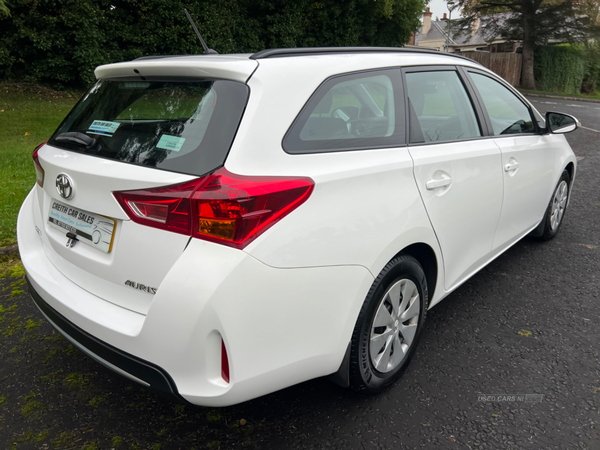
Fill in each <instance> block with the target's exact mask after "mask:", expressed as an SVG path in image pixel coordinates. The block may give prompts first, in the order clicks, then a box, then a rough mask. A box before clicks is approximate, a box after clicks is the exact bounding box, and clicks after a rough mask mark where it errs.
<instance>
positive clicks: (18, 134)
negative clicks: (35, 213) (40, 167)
mask: <svg viewBox="0 0 600 450" xmlns="http://www.w3.org/2000/svg"><path fill="white" fill-rule="evenodd" d="M81 95H82V94H81V93H76V92H56V91H53V90H50V89H46V88H43V87H40V86H35V85H28V84H12V83H11V84H8V83H0V246H3V245H8V244H11V243H14V242H15V241H16V222H17V214H18V212H19V208H20V207H21V203H23V200H24V199H25V197H26V196H27V193H28V192H29V191H30V189H31V187H32V186H33V184H34V183H35V170H34V168H33V160H32V159H31V153H32V152H33V149H34V148H35V147H36V146H37V145H39V144H41V143H42V142H44V141H46V140H48V138H50V136H51V135H52V133H54V130H56V128H57V127H58V125H60V123H61V122H62V120H63V119H64V117H65V116H66V114H67V113H68V112H69V111H70V109H71V108H72V107H73V105H74V104H75V103H76V102H77V100H78V99H79V97H80V96H81Z"/></svg>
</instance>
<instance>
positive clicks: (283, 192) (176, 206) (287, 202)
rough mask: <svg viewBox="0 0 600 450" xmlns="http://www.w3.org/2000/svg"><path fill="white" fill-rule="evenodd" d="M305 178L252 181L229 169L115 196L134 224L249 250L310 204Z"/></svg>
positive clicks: (308, 181) (256, 179) (311, 187)
mask: <svg viewBox="0 0 600 450" xmlns="http://www.w3.org/2000/svg"><path fill="white" fill-rule="evenodd" d="M313 186H314V183H313V181H312V180H311V179H310V178H304V177H294V178H288V177H247V176H241V175H234V174H232V173H230V172H228V171H227V170H226V169H225V168H221V169H219V170H217V171H216V172H214V173H212V174H210V175H207V176H205V177H202V178H198V179H196V180H192V181H189V182H186V183H182V184H177V185H172V186H165V187H160V188H153V189H141V190H136V191H119V192H114V193H113V195H114V196H115V198H116V199H117V201H118V202H119V204H120V205H121V206H122V207H123V209H124V210H125V212H126V213H127V215H128V216H129V217H130V218H131V220H133V221H134V222H137V223H140V224H142V225H147V226H151V227H155V228H160V229H164V230H168V231H173V232H176V233H182V234H187V235H190V236H193V237H196V238H200V239H205V240H209V241H213V242H218V243H222V244H225V245H229V246H232V247H236V248H244V247H245V246H246V245H248V244H249V243H250V242H252V240H254V239H255V238H256V237H257V236H259V235H260V234H261V233H262V232H264V231H265V230H267V229H268V228H269V227H271V226H272V225H273V224H275V223H276V222H277V221H278V220H280V219H281V218H283V217H284V216H286V215H287V214H289V213H290V212H291V211H293V210H294V209H296V208H297V207H298V206H300V205H301V204H302V203H303V202H305V201H306V199H308V197H309V196H310V193H311V192H312V189H313Z"/></svg>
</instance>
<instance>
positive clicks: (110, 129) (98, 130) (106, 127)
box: [87, 120, 121, 137]
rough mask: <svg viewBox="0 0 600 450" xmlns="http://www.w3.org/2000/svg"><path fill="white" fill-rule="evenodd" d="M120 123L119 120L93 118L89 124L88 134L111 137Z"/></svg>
mask: <svg viewBox="0 0 600 450" xmlns="http://www.w3.org/2000/svg"><path fill="white" fill-rule="evenodd" d="M119 125H121V124H120V123H119V122H109V121H107V120H94V121H93V122H92V124H91V125H90V128H89V130H88V132H87V133H88V134H99V135H101V136H107V137H112V135H113V134H114V133H115V131H117V128H119Z"/></svg>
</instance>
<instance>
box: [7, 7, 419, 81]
mask: <svg viewBox="0 0 600 450" xmlns="http://www.w3.org/2000/svg"><path fill="white" fill-rule="evenodd" d="M7 1H9V2H10V9H11V11H10V16H4V17H3V16H2V15H1V14H0V79H13V80H20V81H32V82H45V83H49V84H51V85H53V86H54V87H60V86H67V85H71V86H73V85H79V86H86V85H89V84H90V83H92V82H93V81H94V79H95V77H94V68H95V67H96V66H98V65H100V64H106V63H110V62H115V61H126V60H130V59H133V58H137V57H140V56H147V55H161V54H162V55H177V54H179V55H181V54H195V53H200V52H202V48H201V46H200V43H199V42H198V40H197V39H196V36H195V35H194V33H193V31H192V29H191V27H190V24H189V23H188V21H187V19H186V17H185V15H184V14H183V8H184V7H186V8H187V9H188V10H189V12H190V14H191V15H192V17H193V18H194V20H195V21H196V23H197V25H198V28H199V29H200V32H201V33H202V36H203V37H204V40H205V41H206V42H207V43H208V45H209V46H210V47H211V48H213V49H215V50H216V51H218V52H219V53H249V52H256V51H259V50H263V49H265V48H275V47H318V46H359V45H362V46H368V45H381V46H402V45H403V44H404V43H405V42H407V41H408V40H409V38H410V33H411V31H413V30H415V29H416V28H417V26H418V25H419V18H420V17H421V15H422V11H423V7H424V6H425V5H424V0H296V1H293V2H290V1H288V0H185V1H184V0H0V5H2V4H5V3H6V2H7Z"/></svg>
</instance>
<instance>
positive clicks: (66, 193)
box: [56, 173, 75, 200]
mask: <svg viewBox="0 0 600 450" xmlns="http://www.w3.org/2000/svg"><path fill="white" fill-rule="evenodd" d="M56 190H57V191H58V193H59V194H60V196H61V197H62V198H64V199H66V200H69V199H70V198H73V195H74V194H75V189H74V185H73V180H71V178H70V177H69V175H67V174H65V173H61V174H60V175H59V176H57V177H56Z"/></svg>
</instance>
